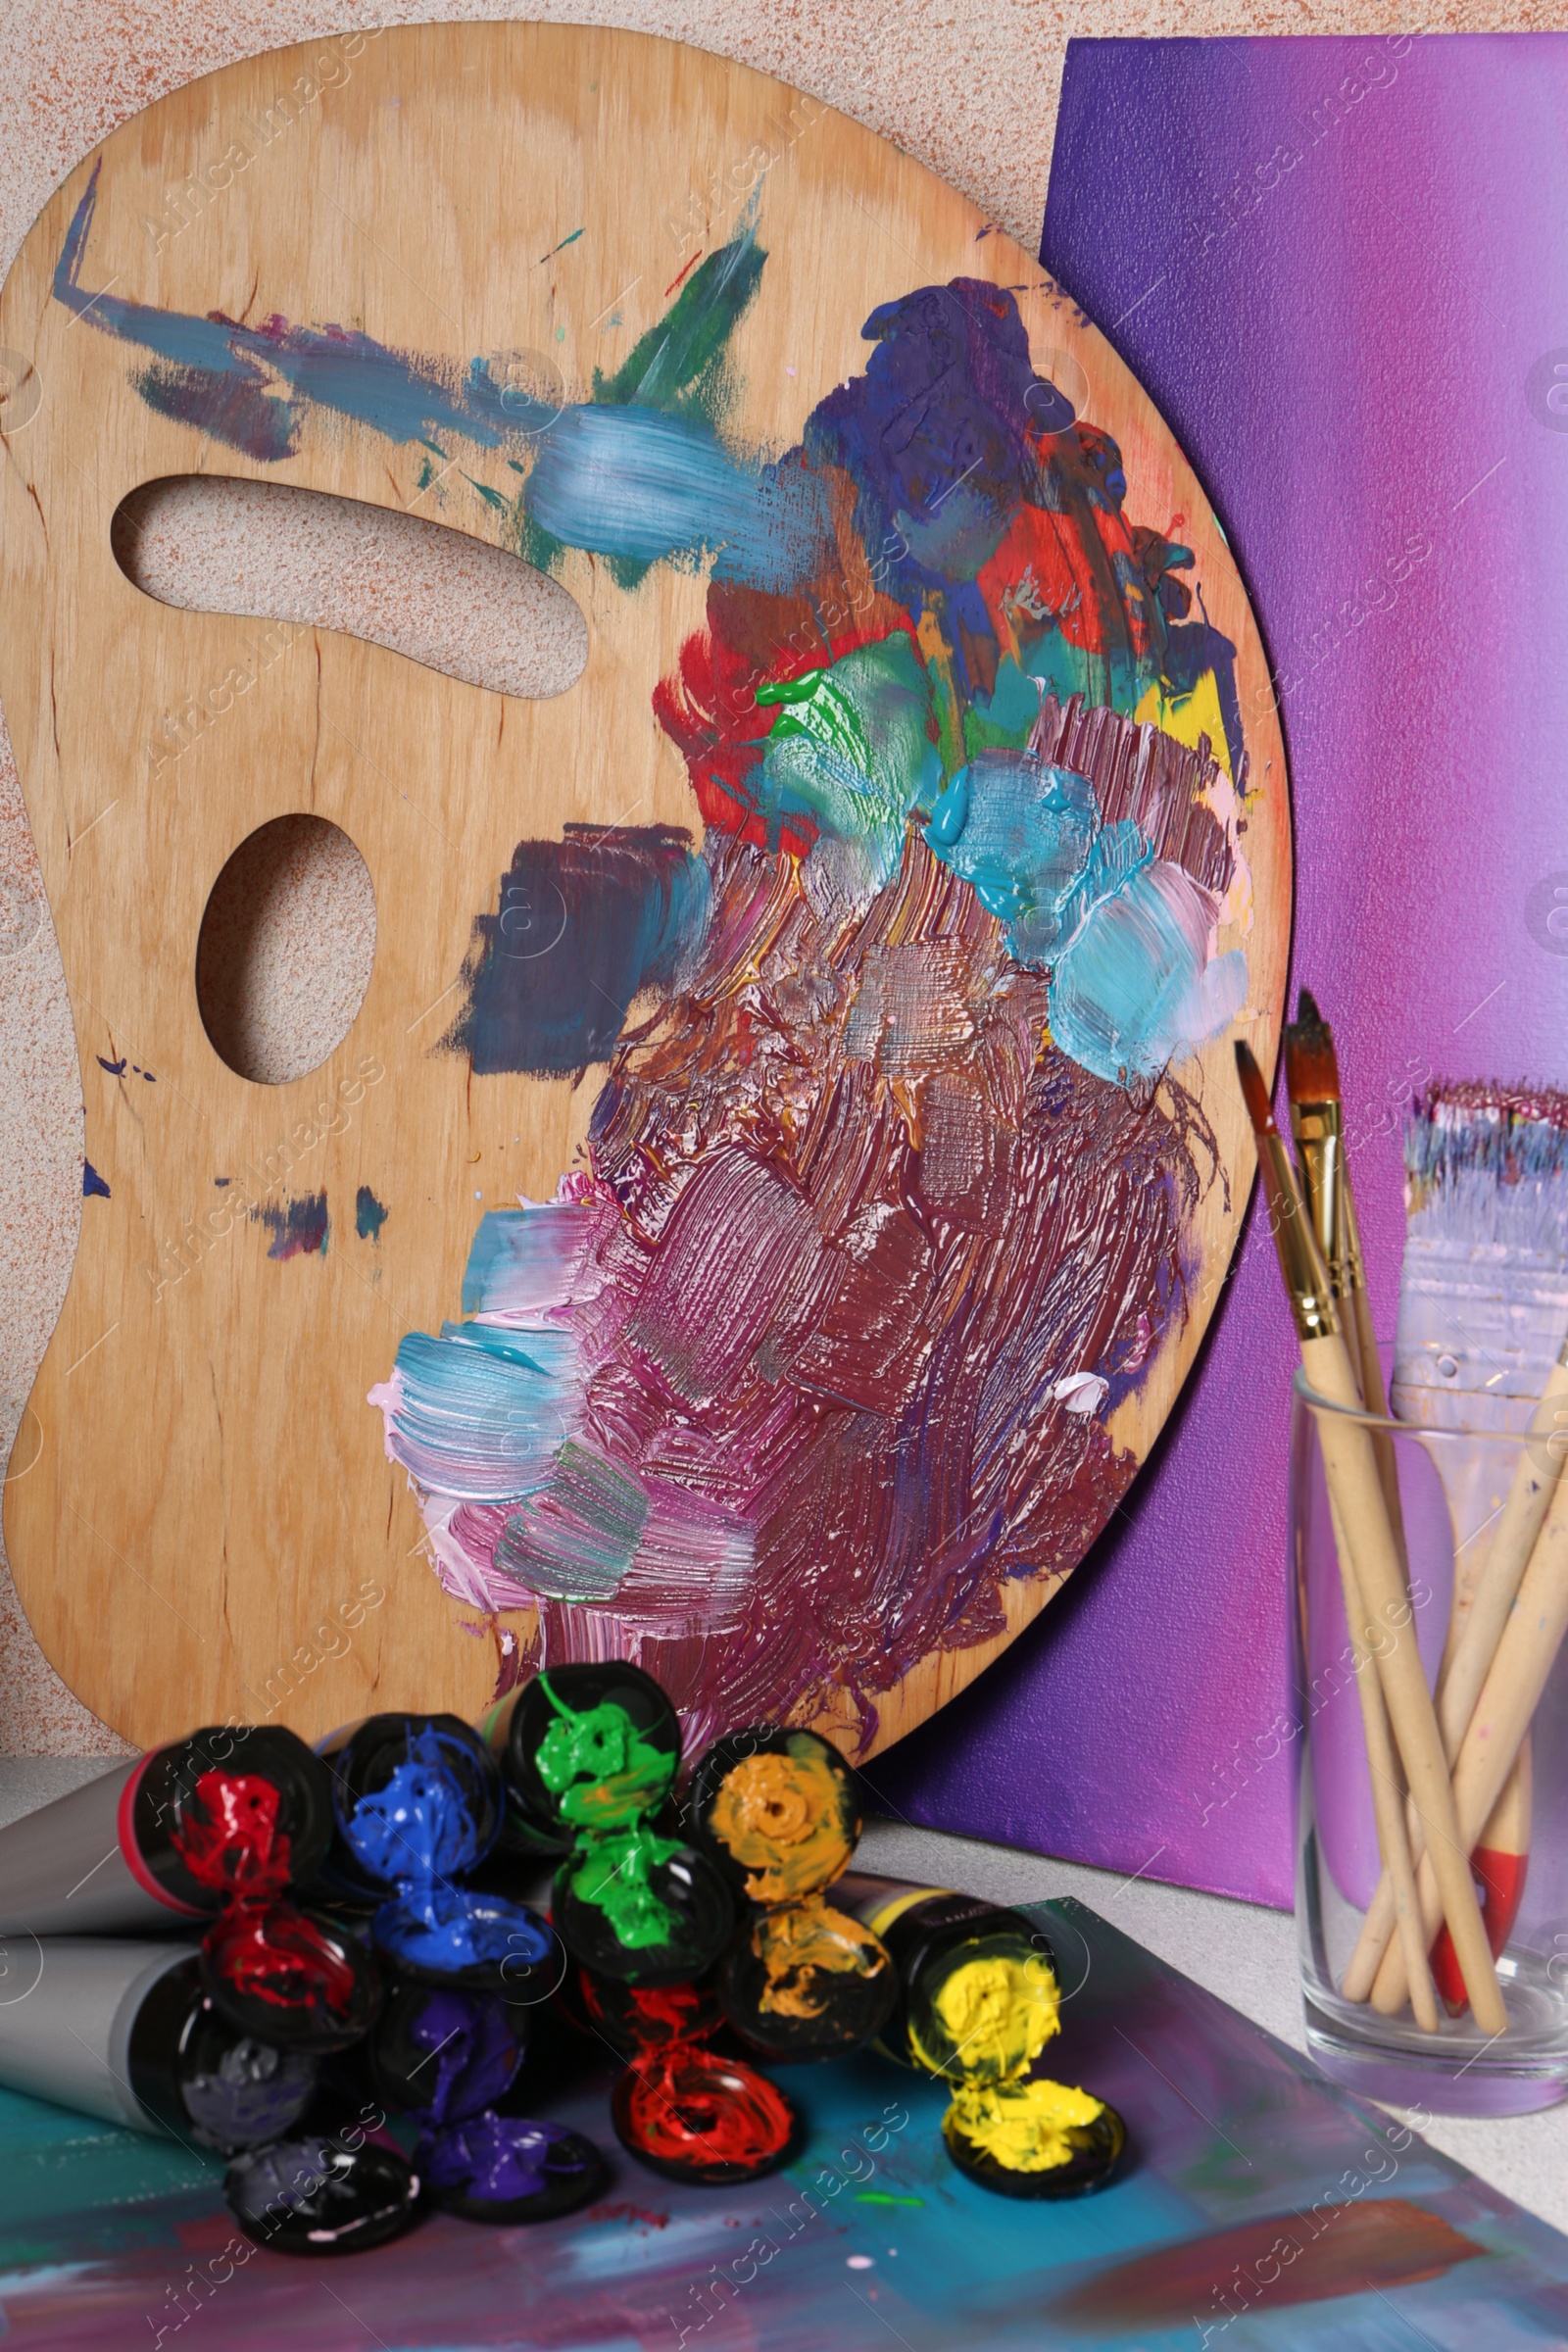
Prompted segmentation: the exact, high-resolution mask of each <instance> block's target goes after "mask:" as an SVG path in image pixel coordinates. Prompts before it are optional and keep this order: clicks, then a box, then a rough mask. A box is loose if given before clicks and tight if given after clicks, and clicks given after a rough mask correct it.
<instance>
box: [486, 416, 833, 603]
mask: <svg viewBox="0 0 1568 2352" xmlns="http://www.w3.org/2000/svg"><path fill="white" fill-rule="evenodd" d="M525 500H526V505H527V509H528V513H529V515H531V516H532V517H533V519H534V521H535V522H536V523H537V524H538V525H539V526H540V528H541V529H542V530H545V531H548V532H549V533H550V535H551V537H552V538H553V539H559V540H560V541H561V542H562V544H563V545H564V546H566V547H580V548H585V549H586V550H587V551H588V553H589V554H590V555H597V556H613V557H619V558H621V559H622V560H623V561H625V562H627V563H630V564H654V563H658V562H660V561H662V560H663V559H666V558H669V557H686V558H690V559H692V560H695V559H696V558H697V557H699V556H701V555H703V554H705V553H706V554H709V555H711V556H712V558H713V578H714V579H715V580H719V581H730V582H734V583H736V584H737V585H740V586H742V587H747V588H760V589H765V590H767V591H769V592H770V593H772V594H775V595H776V594H779V593H782V592H783V591H784V590H786V589H788V588H789V587H790V586H792V584H793V583H794V582H795V581H797V580H800V579H804V578H809V577H810V576H811V574H812V573H813V572H814V571H815V570H816V568H817V565H818V563H819V561H820V549H821V545H822V543H823V541H824V539H825V537H826V535H827V529H828V514H827V505H826V499H825V497H824V495H823V490H822V484H821V481H820V479H819V478H818V477H817V476H815V475H810V474H807V473H805V472H804V471H803V470H802V469H801V468H800V467H798V466H797V467H789V468H783V467H774V466H768V467H765V468H764V469H763V470H762V472H761V475H760V478H759V475H758V473H757V471H756V470H755V469H754V468H753V467H751V466H747V465H745V464H743V463H741V462H739V461H737V460H736V459H734V458H732V457H731V456H729V454H728V453H727V451H725V450H724V449H723V448H722V447H721V446H720V443H719V440H718V436H717V434H716V433H715V432H714V431H713V429H712V427H711V425H710V424H708V423H707V422H706V421H704V420H703V419H701V418H698V417H679V416H666V415H665V414H663V413H662V411H660V410H658V409H649V408H635V407H632V408H598V407H593V406H584V407H581V408H573V409H566V410H564V411H563V413H562V415H561V416H560V417H558V419H557V420H556V424H555V427H554V429H553V431H552V432H551V433H550V435H549V438H548V439H547V440H546V442H545V444H544V447H543V448H542V450H541V451H540V453H539V462H538V464H537V465H536V466H535V467H534V470H533V472H532V474H531V476H530V477H529V481H528V486H527V491H526V493H525Z"/></svg>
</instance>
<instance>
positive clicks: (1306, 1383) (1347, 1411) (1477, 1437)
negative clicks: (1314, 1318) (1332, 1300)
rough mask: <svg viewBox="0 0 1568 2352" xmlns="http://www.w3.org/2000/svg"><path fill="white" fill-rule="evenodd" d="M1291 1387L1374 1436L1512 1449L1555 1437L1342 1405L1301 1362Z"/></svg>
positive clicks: (1310, 1404)
mask: <svg viewBox="0 0 1568 2352" xmlns="http://www.w3.org/2000/svg"><path fill="white" fill-rule="evenodd" d="M1291 1388H1292V1391H1293V1392H1294V1394H1295V1396H1296V1397H1298V1398H1299V1401H1300V1402H1301V1403H1302V1404H1304V1405H1305V1406H1306V1407H1307V1408H1308V1410H1309V1411H1311V1412H1313V1413H1315V1414H1318V1415H1319V1416H1321V1417H1323V1418H1325V1419H1333V1420H1337V1421H1349V1422H1353V1423H1354V1425H1355V1426H1356V1427H1357V1428H1358V1429H1365V1430H1370V1431H1371V1432H1372V1433H1373V1434H1374V1435H1383V1434H1387V1435H1388V1436H1389V1437H1395V1438H1416V1439H1419V1440H1420V1441H1421V1442H1422V1443H1423V1444H1425V1443H1426V1442H1427V1441H1429V1440H1431V1439H1436V1440H1437V1442H1438V1443H1439V1444H1440V1445H1443V1444H1454V1443H1457V1444H1460V1445H1464V1446H1475V1445H1481V1444H1485V1445H1488V1446H1510V1447H1512V1448H1513V1450H1514V1451H1515V1452H1518V1451H1520V1450H1521V1449H1522V1448H1523V1447H1524V1446H1536V1447H1537V1448H1540V1447H1541V1446H1547V1447H1550V1446H1551V1445H1552V1443H1553V1440H1554V1437H1555V1433H1552V1434H1551V1435H1548V1436H1546V1437H1538V1436H1534V1435H1532V1433H1531V1432H1530V1431H1529V1430H1528V1429H1472V1428H1470V1427H1469V1426H1468V1425H1466V1424H1463V1423H1459V1424H1456V1425H1455V1426H1454V1427H1452V1428H1450V1429H1442V1428H1433V1427H1429V1426H1428V1424H1427V1423H1426V1422H1424V1421H1400V1420H1398V1419H1397V1418H1396V1416H1395V1415H1394V1414H1392V1413H1369V1412H1368V1411H1367V1410H1366V1408H1365V1406H1364V1405H1348V1404H1341V1403H1339V1402H1338V1400H1337V1399H1336V1398H1334V1397H1325V1396H1324V1395H1323V1393H1322V1391H1321V1390H1320V1389H1314V1388H1313V1386H1312V1383H1311V1382H1310V1380H1308V1378H1307V1376H1306V1366H1305V1365H1304V1364H1298V1365H1297V1366H1296V1368H1295V1370H1294V1371H1293V1372H1292V1374H1291ZM1529 1401H1530V1402H1532V1403H1535V1402H1539V1399H1538V1398H1531V1399H1529ZM1563 1469H1564V1470H1568V1460H1565V1462H1564V1463H1563Z"/></svg>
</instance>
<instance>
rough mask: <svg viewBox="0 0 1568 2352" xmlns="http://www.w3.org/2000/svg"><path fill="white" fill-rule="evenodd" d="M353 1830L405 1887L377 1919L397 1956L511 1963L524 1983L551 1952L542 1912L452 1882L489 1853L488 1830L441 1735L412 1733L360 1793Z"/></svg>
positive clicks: (391, 1880) (358, 1854)
mask: <svg viewBox="0 0 1568 2352" xmlns="http://www.w3.org/2000/svg"><path fill="white" fill-rule="evenodd" d="M344 1835H345V1836H346V1838H347V1839H348V1842H349V1845H350V1847H351V1848H352V1850H353V1853H354V1857H355V1860H356V1861H357V1862H359V1863H360V1864H361V1865H362V1866H363V1867H364V1868H365V1869H366V1870H368V1872H369V1874H370V1876H371V1877H372V1878H376V1879H379V1880H381V1881H382V1882H383V1884H385V1885H387V1886H391V1887H396V1888H397V1897H396V1899H395V1900H394V1901H392V1902H389V1903H383V1904H382V1906H381V1908H380V1910H379V1911H377V1913H376V1914H375V1919H374V1923H373V1934H374V1936H375V1940H376V1942H377V1943H378V1944H379V1945H380V1946H381V1948H382V1949H383V1950H384V1951H386V1952H388V1953H390V1954H391V1956H392V1957H393V1958H394V1959H395V1960H402V1961H405V1962H407V1963H408V1964H409V1965H410V1966H411V1967H415V1968H419V1969H428V1970H430V1971H431V1972H432V1973H439V1974H443V1975H445V1974H449V1973H450V1974H452V1975H457V1974H460V1973H461V1972H462V1971H464V1970H466V1969H470V1968H477V1967H485V1966H489V1967H495V1968H501V1967H505V1968H506V1969H507V1970H508V1971H509V1973H510V1974H511V1975H513V1976H514V1977H515V1978H516V1979H517V1980H518V1981H519V1984H520V1981H521V1980H522V1979H523V1978H524V1977H525V1976H526V1974H527V1973H528V1972H529V1971H531V1970H533V1969H536V1968H539V1967H541V1966H542V1965H543V1963H544V1962H545V1961H546V1960H547V1959H548V1958H549V1956H550V1953H551V1950H552V1948H553V1943H554V1938H553V1937H552V1936H551V1932H550V1930H549V1928H548V1927H547V1926H546V1925H545V1923H544V1921H543V1920H542V1919H540V1918H539V1917H538V1915H537V1914H536V1913H535V1912H532V1911H530V1910H528V1909H527V1908H526V1906H525V1905H523V1904H521V1903H506V1902H501V1901H499V1900H497V1899H496V1898H495V1897H493V1896H490V1895H486V1894H481V1893H479V1892H477V1891H476V1890H475V1889H473V1888H471V1887H460V1886H455V1885H454V1884H453V1881H454V1880H455V1879H456V1878H458V1877H460V1876H461V1874H462V1873H463V1872H464V1871H466V1870H470V1869H471V1868H472V1867H473V1865H474V1863H475V1862H477V1861H478V1860H479V1858H480V1845H479V1829H478V1825H477V1823H476V1822H475V1820H474V1817H473V1811H472V1808H471V1806H470V1805H469V1804H468V1802H467V1800H466V1797H465V1795H464V1791H463V1787H462V1784H461V1782H460V1781H459V1779H458V1776H457V1774H456V1772H455V1771H454V1770H453V1768H452V1765H451V1764H450V1763H449V1761H448V1760H447V1757H446V1754H445V1753H444V1751H443V1747H442V1742H441V1739H440V1735H439V1734H438V1733H436V1732H432V1731H425V1732H418V1733H416V1734H414V1735H412V1736H411V1738H410V1740H409V1752H408V1756H407V1758H406V1760H405V1761H404V1762H403V1763H401V1764H399V1765H396V1766H395V1767H394V1768H393V1770H392V1772H391V1773H390V1774H389V1775H388V1777H387V1779H386V1781H385V1782H384V1783H383V1784H382V1786H381V1787H380V1788H379V1789H374V1790H372V1791H371V1792H370V1793H369V1794H368V1795H366V1796H362V1797H361V1799H360V1801H359V1803H358V1805H357V1806H356V1807H355V1809H354V1812H353V1815H352V1816H351V1818H350V1819H349V1820H348V1821H347V1822H346V1823H345V1824H344Z"/></svg>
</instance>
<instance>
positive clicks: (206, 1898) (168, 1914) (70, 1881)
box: [0, 1725, 331, 1936]
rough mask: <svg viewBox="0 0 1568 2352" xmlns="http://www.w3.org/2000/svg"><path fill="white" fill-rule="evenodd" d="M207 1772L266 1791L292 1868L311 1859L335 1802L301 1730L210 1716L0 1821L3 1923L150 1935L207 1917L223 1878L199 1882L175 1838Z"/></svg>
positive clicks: (310, 1867)
mask: <svg viewBox="0 0 1568 2352" xmlns="http://www.w3.org/2000/svg"><path fill="white" fill-rule="evenodd" d="M210 1773H223V1774H231V1775H237V1776H242V1777H243V1778H244V1780H245V1781H246V1782H248V1783H252V1784H256V1785H265V1786H266V1787H267V1788H269V1789H271V1790H272V1791H274V1792H275V1797H276V1819H277V1828H278V1832H279V1834H280V1835H282V1836H283V1837H284V1838H286V1839H287V1841H288V1847H289V1855H290V1868H291V1870H292V1871H294V1872H295V1873H296V1874H298V1875H302V1876H306V1877H309V1876H310V1875H312V1874H313V1873H314V1872H315V1871H316V1870H317V1869H318V1868H319V1864H320V1860H321V1857H322V1855H323V1854H324V1853H325V1851H326V1846H327V1842H328V1839H329V1838H330V1836H331V1808H330V1803H329V1801H328V1792H327V1784H326V1780H325V1777H324V1775H323V1774H322V1772H321V1769H320V1767H319V1765H318V1764H317V1762H316V1759H315V1758H314V1757H313V1756H312V1754H311V1751H310V1749H309V1748H308V1747H307V1746H306V1744H305V1742H304V1741H303V1740H299V1739H296V1737H295V1735H294V1734H293V1733H292V1732H288V1731H284V1730H283V1729H282V1728H281V1726H277V1725H260V1726H257V1727H256V1728H254V1729H247V1728H245V1727H244V1726H238V1727H236V1726H232V1725H212V1726H209V1727H208V1729H206V1730H205V1731H200V1732H194V1733H192V1734H191V1736H190V1737H189V1738H188V1739H186V1740H174V1741H172V1743H171V1744H169V1745H168V1746H164V1747H155V1748H152V1749H150V1750H149V1751H148V1753H147V1754H146V1755H144V1756H139V1757H137V1759H136V1760H135V1762H134V1763H130V1764H123V1765H118V1766H116V1768H115V1769H114V1770H113V1771H112V1772H106V1773H104V1774H103V1775H101V1777H100V1778H98V1779H97V1780H92V1781H87V1782H84V1783H83V1785H82V1787H81V1788H79V1789H72V1791H71V1792H70V1794H69V1795H67V1796H61V1797H57V1798H56V1799H55V1801H54V1802H53V1804H48V1805H41V1806H39V1807H38V1809H37V1810H36V1811H35V1812H32V1813H26V1814H24V1815H23V1817H22V1819H21V1820H20V1821H14V1822H12V1823H10V1824H9V1825H8V1827H6V1828H5V1829H3V1830H0V1935H31V1936H71V1935H94V1936H114V1935H122V1936H125V1935H146V1934H149V1933H157V1932H158V1931H159V1930H160V1929H173V1928H176V1927H180V1926H184V1925H188V1923H189V1922H190V1921H192V1920H199V1919H202V1918H204V1917H210V1916H211V1914H212V1913H213V1912H214V1911H216V1910H217V1909H218V1908H219V1905H220V1903H221V1900H222V1892H221V1889H220V1888H218V1887H213V1886H211V1885H203V1884H202V1883H201V1881H200V1880H199V1879H198V1877H197V1876H196V1875H195V1874H194V1873H193V1871H192V1870H191V1868H190V1865H189V1862H188V1860H187V1857H186V1855H185V1854H184V1852H183V1851H182V1850H181V1845H180V1828H181V1822H182V1819H183V1818H184V1816H185V1814H186V1812H187V1811H188V1809H189V1806H190V1804H191V1801H192V1799H193V1798H194V1796H195V1794H196V1791H197V1789H198V1788H199V1786H200V1785H201V1783H202V1781H203V1780H204V1778H205V1777H206V1776H207V1775H208V1774H210Z"/></svg>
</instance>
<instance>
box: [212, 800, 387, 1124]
mask: <svg viewBox="0 0 1568 2352" xmlns="http://www.w3.org/2000/svg"><path fill="white" fill-rule="evenodd" d="M374 957H375V892H374V890H373V889H372V888H371V884H370V875H369V869H368V866H367V865H366V862H365V859H364V858H362V857H361V856H360V853H359V851H358V849H356V847H355V845H354V843H353V842H352V841H351V840H350V839H349V836H348V835H347V834H346V833H345V832H344V831H343V829H342V827H341V826H340V825H334V824H331V823H329V822H328V820H327V819H326V818H325V817H324V816H309V815H305V814H303V813H301V814H299V815H294V816H274V817H273V818H272V819H271V820H270V822H269V823H268V824H265V825H260V826H258V827H257V829H256V831H255V832H254V833H252V834H250V835H249V836H248V837H247V839H246V840H244V841H242V842H241V843H240V845H239V847H238V849H237V850H236V851H235V852H234V854H233V856H232V857H231V858H228V860H227V861H226V863H225V864H224V866H223V870H222V872H221V874H220V875H219V877H218V879H217V881H216V882H215V883H214V884H213V894H212V897H211V898H210V899H209V900H208V902H207V906H206V909H205V911H204V913H203V915H202V927H201V931H200V934H199V935H198V938H197V942H196V1001H197V1004H198V1005H200V1007H201V1015H202V1026H203V1028H204V1029H205V1030H206V1031H207V1034H208V1036H209V1038H210V1039H211V1040H212V1045H213V1051H214V1053H215V1054H217V1055H218V1056H219V1058H220V1060H221V1061H222V1062H224V1063H226V1065H227V1066H228V1068H229V1069H231V1070H233V1071H234V1072H235V1074H236V1075H237V1076H238V1077H241V1078H249V1079H252V1080H253V1081H255V1083H256V1084H258V1085H260V1086H285V1085H287V1083H288V1081H289V1080H290V1079H292V1078H304V1077H306V1076H308V1075H309V1073H310V1072H311V1071H312V1070H316V1069H319V1068H320V1065H321V1063H322V1062H323V1061H325V1060H326V1059H327V1058H328V1057H329V1055H331V1054H335V1053H336V1051H337V1049H338V1047H339V1046H340V1045H341V1044H342V1043H343V1041H344V1039H345V1038H346V1037H347V1036H348V1033H349V1031H350V1029H351V1028H352V1027H353V1025H354V1021H355V1018H356V1016H357V1014H358V1012H359V1009H360V1006H361V1005H363V1004H364V1002H365V992H366V990H367V989H368V987H369V985H370V967H371V964H372V962H373V961H374Z"/></svg>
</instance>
